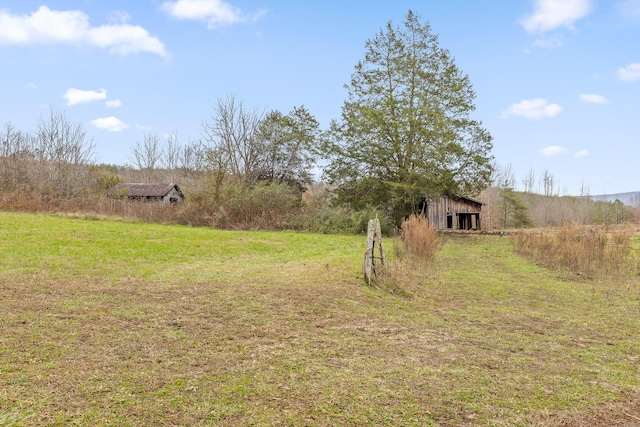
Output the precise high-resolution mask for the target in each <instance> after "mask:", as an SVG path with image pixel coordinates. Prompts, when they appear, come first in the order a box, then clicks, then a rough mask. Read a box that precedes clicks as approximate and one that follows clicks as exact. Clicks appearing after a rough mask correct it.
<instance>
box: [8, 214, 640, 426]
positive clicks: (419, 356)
mask: <svg viewBox="0 0 640 427" xmlns="http://www.w3.org/2000/svg"><path fill="white" fill-rule="evenodd" d="M363 246H364V238H362V237H357V236H356V237H351V236H325V235H310V234H295V233H265V232H229V231H216V230H210V229H195V228H188V227H174V226H159V225H148V224H130V223H119V222H109V221H85V220H72V219H68V218H63V217H53V216H39V215H23V214H9V213H0V330H1V331H2V333H1V334H0V425H60V426H62V425H117V426H120V425H121V426H126V425H136V426H137V425H139V426H144V425H159V426H162V425H166V426H170V425H185V426H187V425H189V426H192V425H223V426H224V425H354V426H355V425H416V426H424V425H496V426H500V425H504V426H507V425H537V426H539V425H598V424H609V425H615V423H625V422H626V425H631V424H632V423H634V422H637V420H634V418H633V417H640V405H638V403H637V402H639V401H640V392H639V391H640V377H639V374H638V367H639V362H640V360H639V357H638V356H639V355H640V338H639V337H638V330H640V328H639V327H640V284H639V283H638V279H637V278H633V279H616V280H614V279H611V280H606V281H600V282H598V281H592V282H574V281H568V280H565V279H563V278H562V277H559V276H558V275H557V274H555V273H552V272H549V271H547V270H545V269H543V268H540V267H537V266H535V265H534V264H532V263H530V262H528V261H526V260H524V259H522V258H520V257H518V256H516V255H514V254H513V252H512V250H511V246H510V244H509V242H508V240H506V238H500V237H472V238H459V237H455V238H449V240H448V242H447V243H446V245H445V246H444V248H443V249H442V251H441V252H440V254H439V256H438V258H437V261H436V263H435V265H434V266H433V267H432V268H431V269H430V270H429V271H428V272H425V270H424V269H423V268H412V269H409V270H406V269H405V267H404V266H395V267H393V268H396V269H398V271H397V273H398V277H402V278H403V280H402V281H401V282H400V284H399V285H398V286H401V287H402V289H403V291H404V292H403V294H402V295H404V296H398V295H394V294H391V293H389V292H386V291H384V290H378V289H371V288H368V287H366V286H364V285H363V283H362V279H361V277H360V276H361V274H360V262H361V255H362V251H363ZM622 425H624V424H622Z"/></svg>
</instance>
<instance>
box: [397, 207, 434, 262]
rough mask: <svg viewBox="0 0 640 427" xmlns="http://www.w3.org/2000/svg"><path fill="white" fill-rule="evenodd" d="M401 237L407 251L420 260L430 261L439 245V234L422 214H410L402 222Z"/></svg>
mask: <svg viewBox="0 0 640 427" xmlns="http://www.w3.org/2000/svg"><path fill="white" fill-rule="evenodd" d="M401 228H402V232H401V235H400V237H401V239H402V242H403V243H404V246H405V248H406V249H407V252H408V253H409V254H411V255H413V256H415V257H417V258H419V259H421V260H424V261H431V260H432V259H433V258H434V257H435V255H436V252H437V251H438V249H439V248H440V246H441V240H440V236H438V233H437V232H436V230H434V229H433V227H431V226H430V225H429V221H428V220H427V218H425V217H424V216H422V215H415V214H413V215H411V216H410V217H409V218H408V219H406V220H405V221H404V222H403V223H402V226H401Z"/></svg>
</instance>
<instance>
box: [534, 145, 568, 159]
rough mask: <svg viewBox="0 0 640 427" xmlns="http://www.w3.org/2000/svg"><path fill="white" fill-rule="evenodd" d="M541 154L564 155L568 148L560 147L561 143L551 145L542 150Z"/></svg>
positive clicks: (549, 155) (548, 155)
mask: <svg viewBox="0 0 640 427" xmlns="http://www.w3.org/2000/svg"><path fill="white" fill-rule="evenodd" d="M540 154H542V155H543V156H546V157H556V156H564V155H565V154H567V150H565V149H564V148H562V147H560V146H559V145H551V146H549V147H545V148H543V149H542V150H540Z"/></svg>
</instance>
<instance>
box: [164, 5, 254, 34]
mask: <svg viewBox="0 0 640 427" xmlns="http://www.w3.org/2000/svg"><path fill="white" fill-rule="evenodd" d="M161 9H162V10H164V11H165V12H167V13H168V14H169V15H171V16H173V17H174V18H177V19H190V20H196V21H206V22H207V25H208V27H209V28H216V27H221V26H224V25H232V24H237V23H240V22H247V21H255V20H257V19H259V18H260V17H261V16H262V15H264V14H265V13H266V11H265V10H261V11H259V12H257V13H254V14H253V15H246V14H245V13H243V12H242V10H241V9H239V8H237V7H235V6H233V5H232V4H230V3H227V2H225V1H223V0H176V1H167V2H164V3H163V4H162V6H161Z"/></svg>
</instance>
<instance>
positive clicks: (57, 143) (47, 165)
mask: <svg viewBox="0 0 640 427" xmlns="http://www.w3.org/2000/svg"><path fill="white" fill-rule="evenodd" d="M33 138H34V139H33V143H32V144H33V148H32V149H33V155H34V160H35V162H36V163H37V172H38V175H39V176H38V179H37V186H38V187H39V188H40V189H41V190H43V191H47V192H54V193H60V194H63V195H65V196H70V195H73V194H74V193H75V192H76V191H78V190H79V189H81V188H83V187H84V186H86V180H85V179H84V178H85V177H86V175H87V173H88V171H87V167H86V166H87V165H89V164H92V163H94V162H95V144H94V142H93V140H92V139H88V138H87V131H86V130H85V129H84V127H83V126H82V124H81V123H72V122H71V121H69V120H68V119H67V117H66V115H65V114H64V113H62V112H59V111H57V110H55V109H54V108H53V107H52V108H51V109H50V110H49V116H48V117H46V118H44V117H40V118H39V119H38V122H37V125H36V133H35V135H34V137H33Z"/></svg>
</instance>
